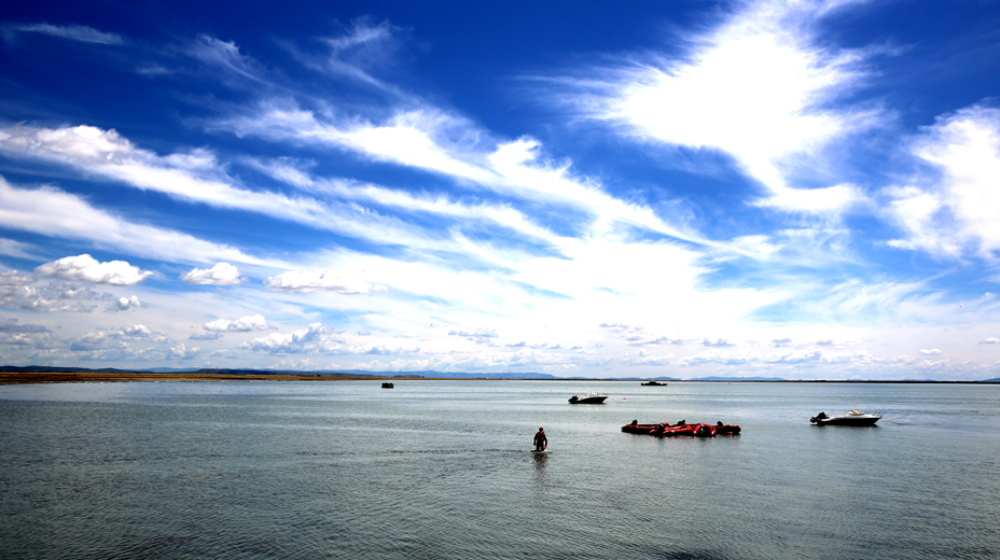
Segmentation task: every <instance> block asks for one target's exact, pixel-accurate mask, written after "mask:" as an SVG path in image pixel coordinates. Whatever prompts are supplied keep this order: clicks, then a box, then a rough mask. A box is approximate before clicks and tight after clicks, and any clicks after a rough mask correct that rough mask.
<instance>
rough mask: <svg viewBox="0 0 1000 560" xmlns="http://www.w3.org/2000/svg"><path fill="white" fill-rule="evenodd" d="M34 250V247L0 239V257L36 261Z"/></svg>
mask: <svg viewBox="0 0 1000 560" xmlns="http://www.w3.org/2000/svg"><path fill="white" fill-rule="evenodd" d="M34 249H35V247H34V246H33V245H29V244H27V243H22V242H20V241H14V240H13V239H4V238H2V237H0V255H5V256H8V257H15V258H18V259H34V258H35V256H34V255H33V254H32V252H33V250H34Z"/></svg>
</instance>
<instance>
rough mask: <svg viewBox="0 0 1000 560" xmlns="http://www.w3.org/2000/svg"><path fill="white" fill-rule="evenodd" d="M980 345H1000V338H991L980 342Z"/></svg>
mask: <svg viewBox="0 0 1000 560" xmlns="http://www.w3.org/2000/svg"><path fill="white" fill-rule="evenodd" d="M979 344H1000V338H996V337H993V336H991V337H989V338H987V339H986V340H981V341H979Z"/></svg>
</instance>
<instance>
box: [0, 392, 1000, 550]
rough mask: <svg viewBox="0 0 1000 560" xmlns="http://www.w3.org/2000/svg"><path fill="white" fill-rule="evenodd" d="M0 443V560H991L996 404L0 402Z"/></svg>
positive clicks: (978, 398)
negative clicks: (864, 424) (650, 427)
mask: <svg viewBox="0 0 1000 560" xmlns="http://www.w3.org/2000/svg"><path fill="white" fill-rule="evenodd" d="M595 389H603V390H605V391H606V392H607V393H609V394H610V395H611V398H610V399H609V400H608V402H607V403H606V404H604V405H576V406H573V405H569V404H567V402H566V400H567V399H568V398H569V396H571V395H574V394H582V393H586V392H589V391H593V390H595ZM852 408H859V409H861V410H865V411H875V412H881V413H882V414H884V415H885V417H886V419H889V420H893V421H894V422H890V421H888V420H882V421H881V422H879V425H878V426H877V427H875V428H849V427H832V426H827V427H817V426H812V425H810V424H809V421H808V419H809V417H811V416H814V415H815V414H816V413H818V412H820V411H825V412H827V413H828V414H834V413H840V412H844V411H846V410H849V409H852ZM633 419H638V420H639V421H640V422H642V423H647V422H661V421H670V422H676V421H677V420H680V419H686V420H687V421H688V422H699V421H703V422H712V423H714V422H716V421H718V420H722V421H723V422H725V423H738V424H740V425H741V426H742V427H743V434H742V435H741V436H739V437H718V438H715V439H684V438H672V439H656V438H653V437H648V436H638V435H631V434H624V433H621V432H620V427H621V426H622V425H624V424H626V423H628V422H630V421H631V420H633ZM539 426H544V427H545V431H546V433H547V434H548V436H549V452H548V453H547V454H540V455H536V454H534V453H531V452H529V449H530V448H531V440H532V436H533V435H534V432H535V431H536V430H537V429H538V427H539ZM0 449H2V455H0V557H2V558H4V559H11V560H12V559H22V558H73V559H87V558H102V559H106V558H213V559H215V558H223V559H225V558H241V559H242V558H309V559H314V558H350V559H390V560H391V559H424V558H426V559H444V558H454V559H463V560H467V559H475V558H489V559H497V558H518V559H520V558H525V559H531V558H566V559H569V558H573V559H616V560H618V559H643V560H645V559H659V560H666V559H686V560H694V559H734V560H735V559H771V558H774V559H785V558H788V559H791V558H796V559H799V558H816V559H841V558H842V559H858V558H865V559H881V558H899V559H904V558H905V559H919V558H928V559H941V558H984V559H985V558H990V559H995V558H1000V533H998V531H997V530H996V520H997V519H998V518H1000V479H998V476H997V474H998V464H1000V463H998V461H1000V459H998V453H997V452H998V450H1000V387H998V386H970V385H891V384H884V385H882V384H878V385H875V384H832V383H827V384H792V383H733V384H725V383H671V384H670V385H669V386H667V387H641V386H640V385H639V383H638V382H617V383H611V382H608V383H601V384H595V383H593V382H568V381H560V382H554V381H397V382H396V388H395V389H392V390H383V389H381V388H379V382H377V381H358V382H354V381H339V382H141V383H106V384H100V383H88V384H83V383H75V384H56V385H22V386H0Z"/></svg>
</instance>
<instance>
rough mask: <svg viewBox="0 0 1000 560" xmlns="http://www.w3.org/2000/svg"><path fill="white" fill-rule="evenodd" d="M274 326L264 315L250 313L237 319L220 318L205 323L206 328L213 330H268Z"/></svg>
mask: <svg viewBox="0 0 1000 560" xmlns="http://www.w3.org/2000/svg"><path fill="white" fill-rule="evenodd" d="M271 328H274V327H272V326H271V325H269V324H268V322H267V320H266V319H265V318H264V316H263V315H248V316H246V317H241V318H239V319H236V320H235V321H230V320H228V319H218V320H216V321H210V322H208V323H205V330H206V331H212V332H251V331H266V330H268V329H271Z"/></svg>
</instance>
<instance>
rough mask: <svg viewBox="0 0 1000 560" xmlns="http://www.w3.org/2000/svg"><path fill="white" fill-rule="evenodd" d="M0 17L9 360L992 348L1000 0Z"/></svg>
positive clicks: (824, 368) (710, 355)
mask: <svg viewBox="0 0 1000 560" xmlns="http://www.w3.org/2000/svg"><path fill="white" fill-rule="evenodd" d="M19 4H23V5H16V6H6V7H4V8H3V9H2V10H0V363H3V364H12V365H28V364H38V365H82V366H89V367H105V366H109V367H131V368H151V367H255V368H287V369H324V370H325V369H332V370H337V369H350V370H367V371H371V372H405V371H422V370H437V371H455V372H484V373H498V372H544V373H550V374H553V375H557V376H584V377H626V376H640V377H653V376H661V375H663V376H672V377H679V378H694V377H702V376H708V375H721V376H735V377H749V376H768V377H784V378H788V379H903V378H905V379H948V380H974V379H986V378H992V377H997V376H1000V322H998V318H1000V301H998V300H997V298H996V295H995V294H997V293H998V292H1000V285H998V283H1000V267H998V264H1000V262H998V258H1000V220H997V219H996V218H997V215H998V214H1000V102H998V101H997V98H996V96H997V95H998V94H1000V31H998V30H1000V3H998V2H993V1H971V0H951V1H947V2H946V1H920V2H916V1H903V0H899V1H884V2H865V1H860V0H856V1H852V0H827V1H804V0H803V1H794V0H786V1H757V2H753V1H747V2H709V1H695V0H677V1H671V2H646V3H635V4H636V5H627V6H624V7H622V6H620V5H613V4H611V3H582V4H581V3H579V2H575V3H568V2H551V3H543V4H542V5H539V4H538V3H537V2H534V3H527V2H503V3H486V2H479V3H469V2H436V3H433V4H432V7H427V6H426V5H417V4H415V3H412V2H379V1H370V2H357V3H350V2H339V3H330V2H315V3H308V2H290V3H284V4H282V5H280V6H278V5H275V4H273V3H267V2H249V3H240V4H230V5H226V4H224V3H218V4H214V3H204V2H199V3H188V2H171V3H159V2H157V3H152V2H128V3H122V2H68V3H57V2H38V3H19Z"/></svg>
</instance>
